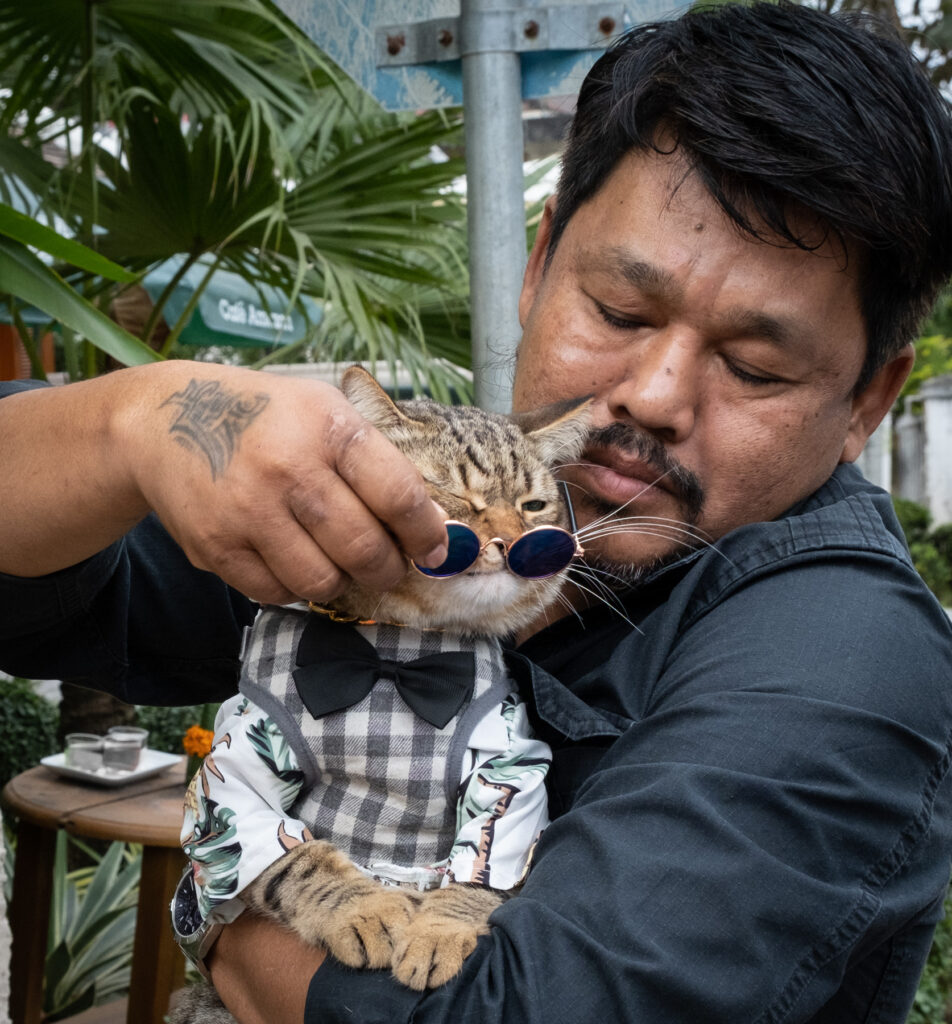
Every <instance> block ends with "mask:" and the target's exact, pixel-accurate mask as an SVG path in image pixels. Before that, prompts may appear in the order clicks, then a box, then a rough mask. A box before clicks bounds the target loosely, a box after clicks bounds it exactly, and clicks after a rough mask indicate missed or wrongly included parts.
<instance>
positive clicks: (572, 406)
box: [510, 396, 592, 466]
mask: <svg viewBox="0 0 952 1024" xmlns="http://www.w3.org/2000/svg"><path fill="white" fill-rule="evenodd" d="M591 406H592V399H591V396H586V397H584V398H569V399H566V400H565V401H562V402H553V403H552V404H551V405H544V406H542V408H541V409H532V410H531V411H529V412H519V413H513V415H512V416H511V417H510V419H511V420H512V421H513V422H514V423H515V424H516V426H518V427H519V428H520V429H521V430H522V432H523V433H524V434H525V435H526V437H527V438H528V439H529V440H530V441H531V442H532V443H533V446H534V447H535V449H536V452H537V453H538V455H539V458H540V459H542V461H543V462H544V463H545V464H546V465H547V466H551V465H553V464H555V463H557V462H569V461H571V460H572V459H575V458H577V457H578V456H579V455H580V454H581V453H582V449H583V448H584V447H585V439H586V437H588V429H589V424H590V422H591Z"/></svg>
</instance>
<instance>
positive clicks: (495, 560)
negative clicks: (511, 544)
mask: <svg viewBox="0 0 952 1024" xmlns="http://www.w3.org/2000/svg"><path fill="white" fill-rule="evenodd" d="M483 561H484V562H485V563H486V565H490V566H493V567H497V566H500V565H503V564H504V563H505V561H506V542H505V541H504V540H503V539H502V538H501V537H493V538H492V539H491V540H488V541H486V543H485V545H484V546H483Z"/></svg>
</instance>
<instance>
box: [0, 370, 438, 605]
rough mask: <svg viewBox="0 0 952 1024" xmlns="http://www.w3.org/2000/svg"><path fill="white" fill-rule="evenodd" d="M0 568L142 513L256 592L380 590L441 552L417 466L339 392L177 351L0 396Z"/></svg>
mask: <svg viewBox="0 0 952 1024" xmlns="http://www.w3.org/2000/svg"><path fill="white" fill-rule="evenodd" d="M0 465H2V466H3V468H4V474H5V476H4V479H5V491H4V501H3V504H2V507H0V572H6V573H8V574H10V575H13V576H41V575H45V574H46V573H50V572H53V571H54V570H56V569H62V568H65V567H66V566H69V565H74V564H76V563H77V562H79V561H81V560H82V559H83V558H85V557H87V556H89V555H92V554H94V553H95V552H97V551H101V550H102V549H103V548H104V547H106V546H107V545H108V544H110V543H111V542H112V541H114V540H116V539H117V538H118V537H121V536H122V535H123V534H125V533H126V532H127V531H128V530H129V529H130V528H131V527H132V526H133V525H134V524H135V523H136V522H138V521H139V520H140V519H142V518H143V516H145V515H146V514H147V513H148V512H149V510H150V509H151V510H154V511H155V512H156V513H157V514H158V516H159V518H160V520H161V521H162V524H163V525H164V526H165V528H166V529H167V530H168V532H169V533H170V534H171V535H172V537H173V538H174V539H175V541H176V542H177V543H178V544H179V546H180V547H181V548H182V550H183V551H184V552H185V554H186V556H187V557H188V558H189V560H190V561H191V562H192V564H193V565H195V566H196V567H197V568H199V569H207V570H209V571H211V572H214V573H215V574H216V575H218V576H220V577H221V578H222V579H223V580H224V581H225V582H226V583H228V584H230V585H231V586H232V587H234V588H235V589H237V590H239V591H240V592H241V593H243V594H246V595H247V596H249V597H251V598H252V599H253V600H256V601H259V602H266V603H271V604H282V603H287V602H288V601H292V600H298V599H300V598H306V599H311V600H316V601H321V600H326V599H328V598H330V597H332V596H333V595H334V594H336V593H337V592H338V591H339V589H340V587H341V586H342V585H343V581H344V580H345V579H346V578H347V577H348V576H350V577H352V578H353V579H355V580H357V581H359V582H361V583H364V584H365V585H367V586H371V587H373V588H374V589H378V590H385V589H387V588H388V587H389V586H392V585H393V584H394V583H395V582H396V581H397V580H398V579H400V578H402V576H403V574H404V573H405V572H406V555H409V556H410V557H412V558H414V559H415V560H417V561H423V562H425V563H427V562H428V564H439V562H440V561H441V560H442V559H443V558H445V543H446V531H445V529H444V527H443V519H444V518H445V517H444V515H443V513H442V512H441V510H439V509H438V508H437V507H436V505H435V504H434V503H433V502H432V501H431V500H430V498H429V497H428V495H427V491H426V488H425V487H424V485H423V480H422V478H421V477H420V474H419V472H418V471H417V470H416V468H415V467H414V466H412V465H411V463H410V462H409V461H408V460H407V459H406V458H405V457H404V456H403V455H401V454H400V452H399V451H397V449H396V448H394V446H393V445H392V444H391V443H390V442H389V441H387V440H386V439H385V438H384V437H383V435H381V434H380V433H379V432H378V431H376V430H375V429H374V428H373V427H371V425H370V424H369V423H368V422H367V421H366V420H365V419H364V418H363V417H362V416H361V415H360V414H359V413H358V412H357V410H356V409H354V407H353V406H351V405H350V403H349V402H348V401H347V400H346V398H344V396H343V394H342V393H341V392H340V391H339V390H338V389H337V388H335V387H333V386H331V385H329V384H326V383H319V382H313V381H302V380H299V379H294V378H283V377H278V376H276V375H272V374H264V373H259V372H256V371H253V370H248V369H244V368H240V367H229V366H217V365H212V364H207V363H193V362H190V361H188V360H172V361H168V362H165V363H157V364H154V365H152V366H144V367H137V368H134V369H128V370H120V371H118V372H116V373H112V374H109V375H107V376H105V377H100V378H97V379H96V380H92V381H86V382H83V383H81V384H74V385H69V386H67V387H64V388H43V389H39V390H34V391H29V392H27V393H23V394H14V395H10V396H9V397H7V398H4V399H3V401H0Z"/></svg>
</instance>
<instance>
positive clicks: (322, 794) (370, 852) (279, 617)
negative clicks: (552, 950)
mask: <svg viewBox="0 0 952 1024" xmlns="http://www.w3.org/2000/svg"><path fill="white" fill-rule="evenodd" d="M311 614H314V613H312V612H305V611H297V610H294V609H287V608H270V607H269V608H265V609H264V610H263V611H262V612H261V613H260V614H259V616H258V618H257V619H256V620H255V623H254V625H253V626H252V627H251V631H250V633H249V634H248V636H247V637H246V643H245V655H244V660H243V665H242V673H241V682H240V689H241V692H242V693H243V694H244V695H245V696H247V697H249V698H250V699H251V700H253V701H254V702H255V703H256V704H258V705H259V706H260V707H261V708H262V709H263V710H264V711H265V712H267V713H268V714H269V715H270V716H271V718H272V719H273V720H274V722H275V724H276V725H277V726H278V728H279V729H281V731H282V732H283V734H284V736H285V738H286V739H287V741H288V743H289V744H290V746H291V748H292V750H293V751H294V753H295V754H296V756H297V759H298V762H299V764H300V766H301V768H302V770H303V772H304V780H305V781H304V788H303V790H302V791H301V794H300V795H299V796H298V798H297V800H296V801H295V803H294V804H293V806H292V807H290V808H289V813H291V814H293V815H294V816H295V817H296V818H299V819H301V820H302V821H303V822H304V823H305V824H306V825H307V826H308V827H309V828H310V829H311V831H312V832H313V834H314V836H315V837H316V838H322V839H328V840H330V841H331V842H332V843H334V844H335V845H336V846H337V847H338V848H339V849H341V850H342V851H343V852H345V853H346V854H347V855H348V856H349V857H350V859H351V860H352V861H354V862H355V863H357V864H361V865H370V864H376V863H385V864H396V865H399V866H400V867H410V866H413V865H430V864H434V863H436V862H438V861H441V860H443V859H444V858H445V857H447V856H448V855H449V852H450V848H451V847H452V844H453V838H454V836H455V832H456V795H457V789H458V788H459V784H460V779H461V776H462V773H463V768H464V760H465V758H466V748H467V741H468V739H469V737H470V735H471V734H472V731H473V728H474V727H475V725H476V723H477V722H478V721H479V720H480V719H481V718H482V717H483V716H484V715H485V714H486V713H487V712H488V711H490V710H491V708H492V707H493V705H495V704H500V703H501V702H502V701H503V699H504V698H505V697H506V696H507V695H508V694H509V693H511V692H513V690H514V689H515V687H514V684H513V682H512V680H511V679H509V677H508V676H507V674H506V668H505V664H504V662H503V657H502V650H501V648H500V646H499V643H498V642H497V641H494V640H489V639H484V638H471V637H460V636H457V635H454V634H451V633H444V632H441V631H436V630H426V631H421V630H416V629H410V628H407V627H402V626H393V625H388V624H382V623H381V624H376V625H372V626H358V627H356V628H357V629H359V631H360V632H361V634H362V635H363V636H364V637H365V638H366V639H367V640H368V641H369V642H370V643H372V644H373V645H374V646H375V647H376V648H377V650H378V651H379V653H380V655H381V657H382V658H386V659H388V660H391V661H411V660H413V659H414V658H419V657H422V656H423V655H426V654H434V653H437V652H439V651H473V652H474V653H475V654H476V685H475V688H474V691H473V697H472V699H471V700H470V702H469V703H468V704H465V705H464V706H463V707H462V708H461V710H460V711H459V713H458V714H457V715H456V717H455V718H453V719H452V720H451V721H450V722H449V723H447V725H446V726H445V728H443V729H437V728H436V727H435V726H432V725H430V724H429V723H428V722H425V721H424V720H423V719H422V718H419V717H418V716H417V715H416V714H414V712H413V711H411V710H410V708H408V707H407V705H406V704H405V703H404V702H403V699H402V698H401V697H400V695H399V694H398V693H397V691H396V687H395V685H394V682H393V680H392V679H387V678H386V677H381V679H380V680H379V681H378V682H377V684H376V685H375V686H374V688H373V690H372V691H371V692H370V693H369V694H368V695H367V696H366V697H365V698H364V699H363V700H362V701H360V702H358V703H357V704H355V705H353V707H350V708H347V709H346V710H344V711H335V712H332V713H331V714H328V715H323V716H321V717H320V718H316V719H315V718H312V717H311V715H310V713H309V712H308V710H307V708H306V707H305V706H304V704H303V702H302V700H301V698H300V696H299V695H298V692H297V688H296V686H295V684H294V679H293V678H292V676H291V673H292V672H293V671H294V668H295V654H296V651H297V647H298V643H299V642H300V639H301V634H302V633H303V631H304V625H305V623H306V622H307V617H308V615H311ZM341 628H350V627H347V626H342V627H341ZM466 767H467V770H468V769H470V768H472V767H473V766H472V765H467V766H466Z"/></svg>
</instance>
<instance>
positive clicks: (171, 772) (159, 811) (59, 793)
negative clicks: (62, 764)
mask: <svg viewBox="0 0 952 1024" xmlns="http://www.w3.org/2000/svg"><path fill="white" fill-rule="evenodd" d="M184 799H185V758H184V757H183V758H182V759H181V761H179V762H178V763H177V764H173V765H171V766H170V768H169V769H168V771H166V772H163V773H161V774H160V775H154V776H152V778H149V779H144V780H142V781H141V782H133V783H130V784H129V785H127V786H117V787H112V788H106V787H103V786H96V785H94V784H91V783H85V782H74V781H72V780H70V779H67V778H63V777H61V776H58V775H56V774H55V773H54V772H53V771H52V770H51V769H49V768H47V767H45V766H44V765H38V766H37V767H36V768H30V769H29V770H28V771H25V772H22V773H21V774H20V775H17V776H16V777H15V778H13V779H11V780H10V781H9V782H8V783H7V784H6V786H4V788H3V793H2V795H0V800H2V803H3V806H4V808H5V809H7V810H9V811H10V812H11V813H13V814H15V815H17V816H18V817H19V818H22V819H23V820H25V821H28V822H30V823H31V824H33V825H39V826H41V827H43V828H62V829H65V830H66V831H67V832H71V833H73V834H74V835H80V836H87V837H88V838H90V839H120V840H122V841H124V842H127V843H142V844H144V845H145V846H172V847H175V846H178V845H179V833H180V829H181V824H182V805H183V802H184Z"/></svg>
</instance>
